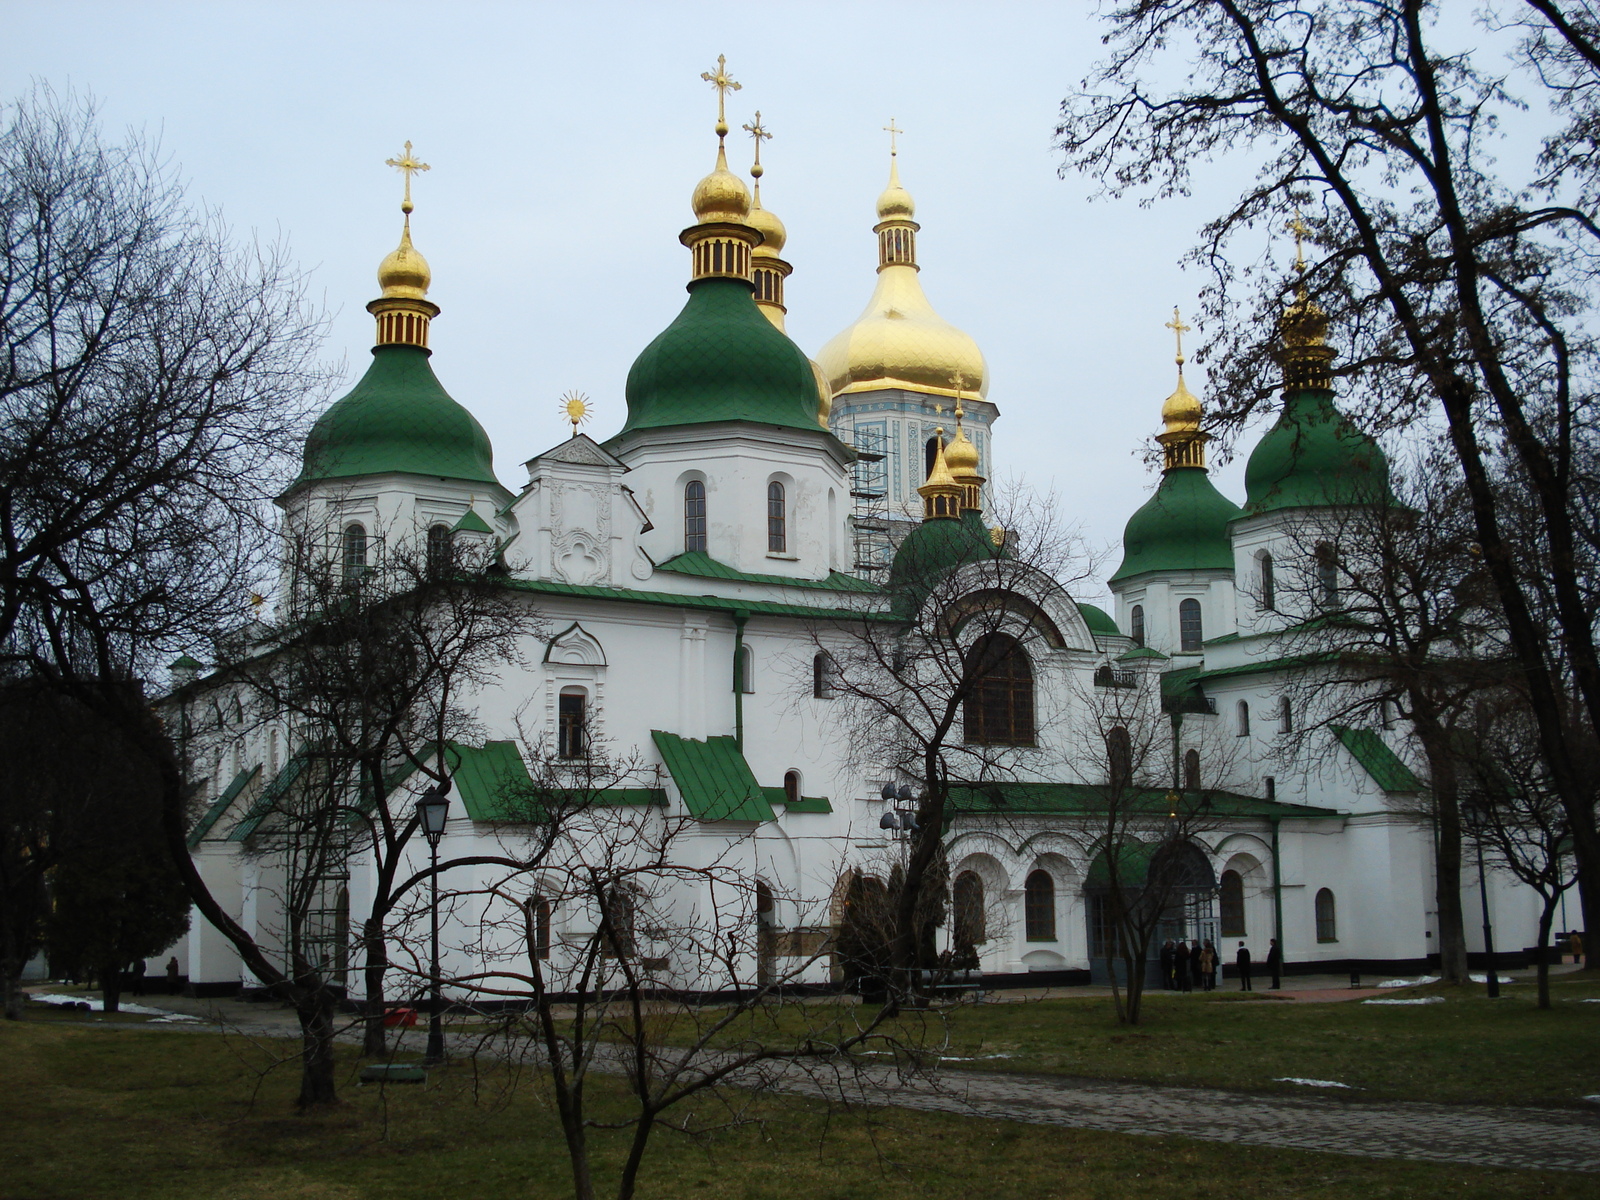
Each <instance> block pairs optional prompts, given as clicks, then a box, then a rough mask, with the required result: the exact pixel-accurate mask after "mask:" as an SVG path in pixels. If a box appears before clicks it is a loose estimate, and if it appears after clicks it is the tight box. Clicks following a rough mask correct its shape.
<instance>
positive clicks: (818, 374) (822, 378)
mask: <svg viewBox="0 0 1600 1200" xmlns="http://www.w3.org/2000/svg"><path fill="white" fill-rule="evenodd" d="M806 361H807V362H808V363H810V364H811V375H812V378H814V379H815V380H816V381H817V424H818V425H821V426H822V427H823V428H824V429H826V428H828V417H829V415H830V414H832V412H833V392H832V391H830V390H829V388H828V377H827V376H826V375H824V374H823V373H822V367H821V366H820V365H818V363H817V360H816V359H814V358H808V359H806Z"/></svg>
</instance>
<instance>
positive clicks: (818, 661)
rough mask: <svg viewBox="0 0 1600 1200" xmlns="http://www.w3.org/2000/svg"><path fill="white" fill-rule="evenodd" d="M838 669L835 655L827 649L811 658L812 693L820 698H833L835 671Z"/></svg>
mask: <svg viewBox="0 0 1600 1200" xmlns="http://www.w3.org/2000/svg"><path fill="white" fill-rule="evenodd" d="M836 669H837V667H836V664H835V663H834V661H833V656H832V655H831V654H828V653H827V652H826V651H824V652H822V653H820V654H817V655H815V656H813V657H812V659H811V694H812V696H814V697H815V698H816V699H818V700H832V699H833V679H834V671H835V670H836Z"/></svg>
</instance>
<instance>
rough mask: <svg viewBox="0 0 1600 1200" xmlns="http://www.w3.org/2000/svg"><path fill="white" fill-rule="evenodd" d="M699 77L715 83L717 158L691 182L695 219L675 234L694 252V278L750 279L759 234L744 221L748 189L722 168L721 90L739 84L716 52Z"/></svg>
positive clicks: (723, 121)
mask: <svg viewBox="0 0 1600 1200" xmlns="http://www.w3.org/2000/svg"><path fill="white" fill-rule="evenodd" d="M700 78H701V79H704V80H705V81H706V82H707V83H709V84H711V86H712V87H714V88H716V89H717V125H716V130H717V163H716V166H714V167H713V168H712V169H711V174H709V175H707V176H706V177H705V178H704V179H702V180H701V181H700V182H699V183H698V184H696V185H695V189H694V195H693V196H692V197H691V198H690V206H691V207H692V208H693V209H694V218H695V224H694V225H691V226H690V227H689V228H688V229H685V230H684V231H683V232H682V233H680V234H679V235H678V240H679V241H680V242H682V243H683V244H684V245H685V246H688V247H689V248H690V250H691V251H692V252H693V255H694V270H693V276H692V277H693V278H694V279H704V278H706V277H707V276H720V277H722V278H731V279H743V280H745V281H746V282H748V281H749V279H750V249H751V247H752V246H754V245H755V244H756V242H757V241H758V240H759V239H760V234H759V233H757V232H756V231H755V230H754V229H751V228H750V226H749V225H748V224H746V221H745V219H746V218H747V217H748V216H749V214H750V192H749V189H747V188H746V187H745V186H744V181H743V180H742V179H740V178H739V177H738V176H737V175H735V174H734V173H733V172H732V171H730V170H728V148H727V141H726V139H727V136H728V115H727V95H728V93H729V92H736V91H738V90H739V84H738V83H737V82H735V81H734V79H733V77H732V76H730V75H729V74H728V60H727V58H726V57H725V56H723V55H720V54H719V55H718V56H717V69H716V70H715V71H702V72H701V73H700Z"/></svg>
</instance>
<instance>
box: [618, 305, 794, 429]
mask: <svg viewBox="0 0 1600 1200" xmlns="http://www.w3.org/2000/svg"><path fill="white" fill-rule="evenodd" d="M818 399H819V397H818V395H817V379H816V376H815V375H814V374H813V373H812V370H811V360H810V359H808V358H807V357H806V356H805V354H804V352H803V351H802V350H801V349H800V347H799V346H796V345H795V344H794V343H793V342H791V341H790V340H789V339H788V338H787V337H785V336H784V335H783V334H782V333H780V332H779V331H778V329H777V328H776V327H775V326H774V325H773V324H772V322H771V321H769V320H767V318H766V316H765V315H763V313H762V312H761V310H760V309H759V308H757V307H756V302H755V300H754V299H752V298H751V294H750V285H749V284H747V283H743V282H741V281H739V280H737V279H722V278H716V277H712V278H707V279H697V280H695V281H694V282H693V283H691V284H690V285H689V302H688V303H687V304H685V305H684V306H683V311H682V312H680V313H679V314H678V316H677V319H676V320H674V321H673V322H672V324H671V325H668V326H667V327H666V329H664V330H662V332H661V334H660V336H659V337H657V338H656V340H655V341H653V342H651V343H650V344H649V345H648V346H646V347H645V348H644V352H643V353H642V354H640V355H639V357H638V358H636V359H634V361H633V368H632V370H630V371H629V372H628V421H627V424H625V425H624V426H623V427H622V432H623V433H627V432H629V431H630V430H635V429H660V428H663V427H666V426H672V425H701V424H704V423H706V422H708V421H756V422H760V423H761V424H764V425H783V426H787V427H789V428H792V429H805V430H810V431H812V432H822V426H821V425H819V424H818V423H817V403H818Z"/></svg>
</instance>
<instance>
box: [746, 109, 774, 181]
mask: <svg viewBox="0 0 1600 1200" xmlns="http://www.w3.org/2000/svg"><path fill="white" fill-rule="evenodd" d="M741 128H743V129H744V131H745V132H746V133H748V134H749V135H750V136H751V137H752V138H754V139H755V143H756V165H755V166H753V167H751V168H750V174H752V175H754V176H755V177H756V178H757V179H760V178H761V143H762V142H763V141H771V140H772V134H771V132H770V131H769V130H768V129H767V127H766V126H765V125H763V124H762V123H761V110H760V109H759V108H758V109H756V119H755V120H754V121H752V122H751V123H750V124H748V125H744V126H741Z"/></svg>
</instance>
